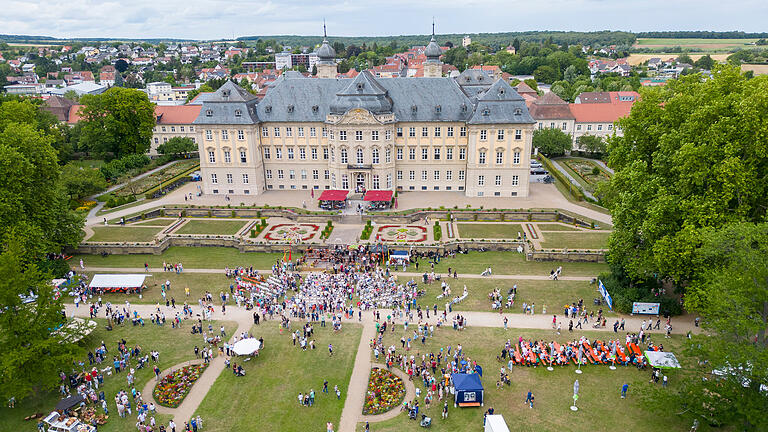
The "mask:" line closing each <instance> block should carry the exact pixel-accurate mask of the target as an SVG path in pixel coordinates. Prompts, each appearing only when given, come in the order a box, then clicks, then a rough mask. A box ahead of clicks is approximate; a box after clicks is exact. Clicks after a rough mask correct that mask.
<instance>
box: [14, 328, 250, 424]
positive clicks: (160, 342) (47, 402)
mask: <svg viewBox="0 0 768 432" xmlns="http://www.w3.org/2000/svg"><path fill="white" fill-rule="evenodd" d="M147 318H148V317H147ZM166 318H167V319H170V318H171V317H170V316H168V315H166ZM97 322H98V323H99V325H98V327H97V328H96V329H95V330H94V331H93V333H92V334H91V335H89V336H88V337H86V338H85V339H83V341H81V342H80V343H79V344H80V345H81V346H83V347H85V348H86V351H84V352H83V356H82V360H83V361H85V365H86V366H88V357H87V356H86V353H87V350H93V349H95V348H96V347H98V346H99V345H100V344H101V341H104V342H105V343H106V346H107V349H108V350H109V352H108V353H107V362H106V363H102V365H103V366H101V368H104V367H106V366H107V364H108V365H109V366H111V365H112V361H111V360H112V355H113V354H114V353H115V352H117V351H116V348H117V341H119V340H121V339H125V340H126V342H127V346H129V347H133V346H135V345H140V346H141V348H142V352H143V354H142V355H144V354H149V352H150V351H152V350H157V351H158V352H160V361H159V362H158V367H159V368H160V369H161V370H165V369H167V368H170V367H171V366H173V365H176V364H179V363H182V362H184V361H186V360H192V359H194V358H195V354H194V351H193V348H194V346H195V345H197V346H198V347H203V346H204V345H203V340H202V337H201V336H198V335H192V334H191V333H190V332H189V325H187V326H185V327H182V328H181V329H172V328H171V325H170V323H168V324H167V325H166V326H164V327H159V326H156V325H153V324H152V323H151V322H149V321H148V320H147V322H146V325H145V326H144V327H141V326H139V327H134V326H132V325H131V324H130V321H128V324H127V325H124V326H115V327H114V329H113V330H112V331H107V330H106V329H105V328H104V324H105V323H106V321H105V320H103V319H99V320H97ZM221 324H222V323H219V322H215V321H214V322H213V323H212V325H213V327H214V328H216V329H218V328H219V327H220V326H221ZM223 324H224V326H225V329H226V330H227V333H228V334H232V333H233V332H234V331H235V329H236V327H235V325H234V323H231V322H228V321H227V322H223ZM132 365H133V366H134V367H135V365H136V363H135V361H134V362H133V363H132ZM70 366H71V365H61V367H62V369H63V370H69V367H70ZM125 377H126V374H125V372H121V373H119V374H114V373H113V375H111V376H105V377H104V385H103V386H102V387H101V388H100V389H99V390H104V394H105V396H106V400H107V405H108V409H109V420H108V421H107V424H106V425H104V426H99V431H100V432H124V431H128V430H136V427H135V423H136V412H135V410H134V414H133V416H127V417H126V418H124V419H121V418H120V416H118V415H117V407H116V406H115V394H116V393H117V392H118V391H120V389H124V390H126V391H128V392H130V390H131V387H130V386H128V383H127V381H126V378H125ZM135 377H136V382H135V385H134V386H135V387H136V389H137V390H138V391H143V388H144V385H145V384H146V382H147V381H148V380H150V379H153V378H152V377H153V373H152V367H151V366H150V367H148V368H144V369H137V370H136V373H135ZM56 390H57V391H58V388H57V389H56ZM57 391H55V392H48V391H45V392H41V393H39V394H37V395H35V396H32V397H30V398H28V399H26V400H23V401H19V403H18V404H17V405H16V408H15V409H13V410H10V409H8V408H6V405H5V404H3V405H2V407H0V430H2V431H19V432H20V431H32V430H35V429H36V428H35V424H36V422H35V423H33V422H25V421H24V417H26V416H28V415H30V414H33V413H35V412H42V413H45V414H48V413H50V412H51V411H52V410H53V407H54V406H55V405H56V403H57V402H58V401H59V396H58V392H57ZM192 391H194V388H193V390H192ZM73 393H74V390H73ZM97 412H98V413H103V411H102V410H101V408H99V409H98V410H97ZM147 419H149V417H147ZM155 420H156V421H157V422H158V424H161V423H166V424H167V422H168V420H170V416H165V415H156V416H155Z"/></svg>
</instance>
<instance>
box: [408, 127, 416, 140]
mask: <svg viewBox="0 0 768 432" xmlns="http://www.w3.org/2000/svg"><path fill="white" fill-rule="evenodd" d="M408 136H409V137H411V138H413V137H415V136H416V128H415V127H409V128H408Z"/></svg>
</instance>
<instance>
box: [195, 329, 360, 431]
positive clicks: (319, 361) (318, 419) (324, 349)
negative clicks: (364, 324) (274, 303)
mask: <svg viewBox="0 0 768 432" xmlns="http://www.w3.org/2000/svg"><path fill="white" fill-rule="evenodd" d="M277 324H278V322H277V321H266V322H264V323H263V324H261V325H258V326H254V327H253V328H252V330H251V333H252V334H253V336H254V337H257V338H258V337H263V338H264V349H263V351H262V352H261V354H260V355H259V357H257V358H255V359H254V360H252V361H250V362H247V363H244V368H245V370H246V376H245V377H235V376H234V375H233V374H232V373H231V372H230V371H229V370H225V371H224V372H223V373H222V374H221V375H220V376H219V378H218V379H217V380H216V382H215V383H214V385H213V387H212V388H211V390H210V391H209V392H208V395H207V396H206V397H205V399H204V400H203V402H202V404H201V405H200V407H199V408H198V409H197V412H196V413H195V414H196V415H200V416H201V417H202V418H203V419H204V424H205V429H204V430H206V431H209V432H225V431H226V432H229V431H286V432H291V431H295V432H309V431H319V430H325V429H324V427H325V424H326V422H329V421H330V422H333V424H334V427H338V424H339V419H340V418H341V411H342V408H343V407H344V399H345V397H346V395H347V385H348V384H349V377H350V376H351V374H352V365H353V363H354V359H355V355H356V353H357V347H358V344H359V343H360V334H361V331H362V329H361V327H359V326H357V325H354V324H344V328H343V330H342V332H341V333H338V334H333V333H332V331H331V330H330V328H331V327H330V326H328V327H325V328H323V327H320V326H319V325H316V326H315V327H314V328H315V337H314V339H315V346H316V347H317V349H316V350H314V351H312V350H307V351H302V350H301V349H300V348H297V347H295V346H293V344H292V343H291V337H290V334H289V333H288V332H286V333H285V334H283V335H280V334H279V333H278V325H277ZM293 328H294V329H300V327H299V326H298V325H295V326H294V327H293ZM329 343H332V344H333V351H334V354H333V357H329V356H328V344H329ZM323 380H327V381H328V390H329V393H328V394H324V393H322V389H323ZM335 385H338V386H339V389H340V390H341V399H340V400H337V399H336V396H335V395H332V394H331V393H332V392H333V387H334V386H335ZM310 390H314V391H315V405H314V406H312V407H304V406H301V405H299V403H298V400H297V396H298V395H299V393H307V392H309V391H310Z"/></svg>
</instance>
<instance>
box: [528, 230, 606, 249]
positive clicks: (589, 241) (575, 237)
mask: <svg viewBox="0 0 768 432" xmlns="http://www.w3.org/2000/svg"><path fill="white" fill-rule="evenodd" d="M610 235H611V233H607V232H580V233H570V232H553V233H544V234H543V235H542V239H541V247H543V248H545V249H605V248H607V247H608V237H609V236H610Z"/></svg>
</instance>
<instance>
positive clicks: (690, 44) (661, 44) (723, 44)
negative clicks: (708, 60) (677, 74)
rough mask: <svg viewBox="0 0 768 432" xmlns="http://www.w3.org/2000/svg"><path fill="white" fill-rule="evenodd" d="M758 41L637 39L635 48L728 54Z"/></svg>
mask: <svg viewBox="0 0 768 432" xmlns="http://www.w3.org/2000/svg"><path fill="white" fill-rule="evenodd" d="M755 41H757V39H698V38H690V39H674V38H642V39H637V42H636V43H635V45H634V48H652V49H653V48H665V47H678V46H679V47H682V48H688V49H693V50H696V51H702V52H705V53H707V52H726V51H728V50H733V49H738V48H745V47H748V46H751V44H752V43H754V42H755Z"/></svg>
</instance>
